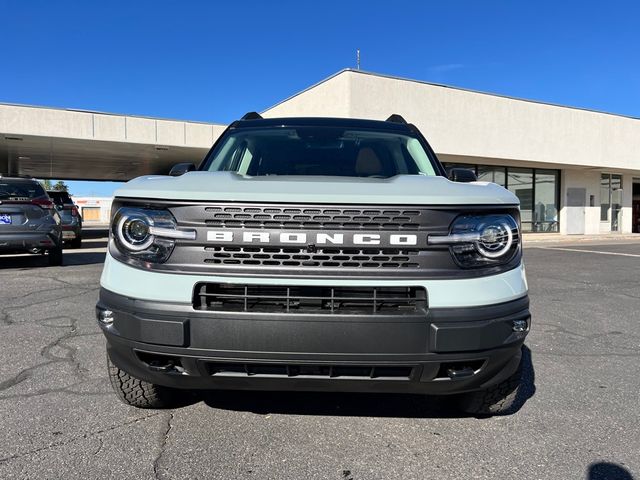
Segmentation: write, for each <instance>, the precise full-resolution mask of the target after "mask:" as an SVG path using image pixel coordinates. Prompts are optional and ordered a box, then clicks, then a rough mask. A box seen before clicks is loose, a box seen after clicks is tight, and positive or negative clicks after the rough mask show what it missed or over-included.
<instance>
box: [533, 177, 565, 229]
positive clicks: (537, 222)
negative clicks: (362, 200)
mask: <svg viewBox="0 0 640 480" xmlns="http://www.w3.org/2000/svg"><path fill="white" fill-rule="evenodd" d="M533 191H534V211H533V231H534V232H557V231H559V230H558V171H557V170H539V169H536V170H535V183H534V190H533Z"/></svg>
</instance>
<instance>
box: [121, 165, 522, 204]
mask: <svg viewBox="0 0 640 480" xmlns="http://www.w3.org/2000/svg"><path fill="white" fill-rule="evenodd" d="M114 195H115V196H116V197H135V198H148V199H166V200H193V201H235V202H281V203H333V204H372V205H375V204H385V205H478V204H481V205H517V204H519V200H518V198H517V197H516V196H515V195H514V194H512V193H511V192H509V191H508V190H506V189H504V188H503V187H501V186H499V185H496V184H494V183H488V182H473V183H456V182H451V181H450V180H448V179H446V178H445V177H429V176H424V175H398V176H395V177H391V178H359V177H321V176H275V175H272V176H260V177H245V176H242V175H238V174H236V173H231V172H189V173H186V174H184V175H182V176H180V177H170V176H165V175H163V176H145V177H138V178H136V179H133V180H131V181H130V182H128V183H126V184H125V185H123V186H122V187H121V188H119V189H118V190H116V192H115V194H114Z"/></svg>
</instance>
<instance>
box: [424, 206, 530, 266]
mask: <svg viewBox="0 0 640 480" xmlns="http://www.w3.org/2000/svg"><path fill="white" fill-rule="evenodd" d="M428 242H429V245H449V249H450V250H451V254H452V255H453V257H454V259H455V260H456V262H457V263H458V264H459V265H460V266H461V267H464V268H473V267H485V266H491V265H500V264H503V263H507V262H509V261H510V260H511V259H513V257H514V256H515V255H516V254H517V253H518V251H519V249H520V234H519V231H518V223H517V222H516V220H515V218H513V217H512V216H511V215H508V214H494V215H464V216H461V217H458V218H457V219H456V220H455V221H454V222H453V225H452V226H451V233H450V234H449V235H441V236H437V235H430V236H429V239H428Z"/></svg>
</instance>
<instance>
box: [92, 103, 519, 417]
mask: <svg viewBox="0 0 640 480" xmlns="http://www.w3.org/2000/svg"><path fill="white" fill-rule="evenodd" d="M475 180H476V179H475V175H473V174H472V173H470V172H468V171H466V170H453V171H452V172H451V173H450V174H449V175H448V176H447V174H446V173H445V171H444V169H443V167H442V165H441V164H440V162H439V161H438V159H437V158H436V156H435V154H434V153H433V151H432V150H431V148H430V147H429V144H428V143H427V142H426V140H425V139H424V138H423V136H422V135H421V134H420V132H419V131H418V130H417V129H416V127H414V126H413V125H409V124H407V123H406V122H405V121H404V120H403V119H402V118H401V117H399V116H398V115H393V116H392V117H390V118H389V120H387V121H384V122H382V121H372V120H353V119H336V118H277V119H262V118H261V117H260V116H259V115H257V114H255V113H251V114H248V115H246V116H245V117H244V118H243V119H242V120H240V121H237V122H234V123H233V124H232V125H231V126H230V127H229V128H228V129H227V130H226V131H225V132H224V133H223V135H222V136H221V137H220V139H219V140H218V141H217V142H216V143H215V145H214V146H213V148H212V149H211V151H210V152H209V154H208V155H207V156H206V158H205V159H204V161H203V162H202V163H201V165H200V166H199V167H198V168H196V167H195V166H194V165H191V164H180V165H177V166H176V167H174V169H173V170H172V171H171V174H170V175H169V176H148V177H141V178H138V179H135V180H132V181H131V182H129V183H127V184H126V185H125V186H124V187H122V188H121V189H120V190H118V191H117V192H116V194H115V199H114V202H113V207H112V215H113V216H112V221H111V232H110V240H109V250H108V254H107V258H106V262H105V266H104V271H103V274H102V279H101V291H100V300H99V303H98V305H97V316H98V322H99V324H100V326H101V328H102V330H103V332H104V334H105V336H106V338H107V352H108V367H109V374H110V378H111V381H112V384H113V387H114V389H115V391H116V393H117V394H118V396H119V397H120V398H121V399H122V400H123V401H124V402H126V403H128V404H130V405H135V406H138V407H161V406H167V405H170V404H171V402H172V400H173V399H175V397H176V395H177V394H178V392H179V391H180V389H215V388H219V389H244V390H307V391H358V392H403V393H422V394H436V395H451V396H452V398H454V399H455V400H456V401H457V403H458V404H459V405H460V407H461V408H462V409H463V410H465V411H467V412H471V413H475V414H499V413H505V412H508V411H509V409H510V408H511V406H512V405H513V402H514V399H515V397H516V394H517V391H518V387H519V385H520V381H521V366H520V364H521V356H522V355H521V347H522V345H523V342H524V339H525V336H526V335H527V332H528V331H529V326H530V313H529V308H528V307H529V300H528V293H527V283H526V279H525V272H524V266H523V263H522V248H521V237H520V228H519V227H520V214H519V202H518V199H517V198H516V197H515V196H514V195H513V194H512V193H510V192H509V191H507V190H505V189H504V188H502V187H500V186H498V185H495V184H491V183H483V182H477V181H475Z"/></svg>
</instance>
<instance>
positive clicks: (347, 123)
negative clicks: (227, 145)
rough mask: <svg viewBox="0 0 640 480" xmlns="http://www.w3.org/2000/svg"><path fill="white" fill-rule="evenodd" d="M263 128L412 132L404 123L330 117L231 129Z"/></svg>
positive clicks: (273, 121)
mask: <svg viewBox="0 0 640 480" xmlns="http://www.w3.org/2000/svg"><path fill="white" fill-rule="evenodd" d="M261 127H343V128H366V129H371V130H386V131H393V132H409V131H410V130H411V129H410V126H409V125H407V124H404V123H395V122H385V121H382V120H364V119H357V118H330V117H288V118H263V119H255V120H238V121H236V122H233V123H232V124H231V128H261Z"/></svg>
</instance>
